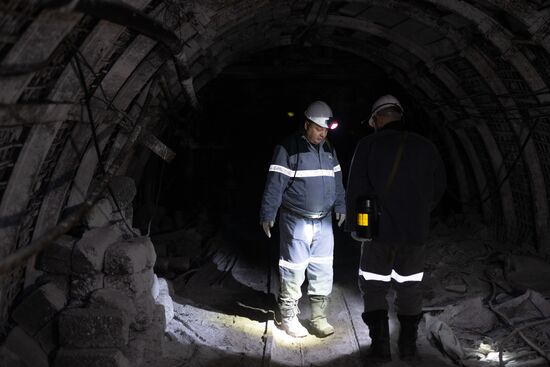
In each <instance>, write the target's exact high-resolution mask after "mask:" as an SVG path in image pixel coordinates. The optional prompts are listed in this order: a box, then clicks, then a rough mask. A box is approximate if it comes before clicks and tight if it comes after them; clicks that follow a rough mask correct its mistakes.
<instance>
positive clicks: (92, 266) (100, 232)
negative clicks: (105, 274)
mask: <svg viewBox="0 0 550 367" xmlns="http://www.w3.org/2000/svg"><path fill="white" fill-rule="evenodd" d="M121 237H122V233H121V232H120V230H119V229H118V228H117V227H116V226H110V227H103V228H95V229H92V230H89V231H87V232H85V233H84V234H83V235H82V238H81V239H80V240H79V241H78V242H77V243H76V245H75V247H74V251H73V256H72V258H71V259H72V264H71V269H72V272H73V273H79V274H86V273H97V272H101V271H103V263H104V258H105V251H106V250H107V248H108V247H109V245H111V244H112V243H114V242H117V241H118V240H119V239H120V238H121Z"/></svg>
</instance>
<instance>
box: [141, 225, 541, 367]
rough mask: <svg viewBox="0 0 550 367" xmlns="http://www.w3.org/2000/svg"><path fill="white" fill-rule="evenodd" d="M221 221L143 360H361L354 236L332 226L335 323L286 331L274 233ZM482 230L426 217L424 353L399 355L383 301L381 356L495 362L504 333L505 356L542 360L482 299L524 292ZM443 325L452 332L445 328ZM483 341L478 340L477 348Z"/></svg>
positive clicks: (164, 365) (161, 365)
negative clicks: (278, 316)
mask: <svg viewBox="0 0 550 367" xmlns="http://www.w3.org/2000/svg"><path fill="white" fill-rule="evenodd" d="M249 220H250V222H249ZM225 221H226V225H225V230H224V231H223V235H219V236H216V237H215V239H214V242H215V243H216V245H215V246H214V248H215V250H214V251H213V252H212V253H210V255H209V261H207V262H205V263H203V264H202V265H201V266H200V267H198V268H195V269H192V270H191V271H188V272H186V273H184V274H180V275H178V276H177V277H174V278H173V279H171V280H169V284H170V287H171V293H172V299H173V302H174V318H173V319H172V320H171V321H170V322H169V323H168V326H167V330H166V338H165V342H164V353H163V356H158V357H157V358H155V359H153V360H151V361H149V362H148V364H145V366H151V367H152V366H155V367H176V366H192V367H195V366H208V367H213V366H221V365H223V366H262V367H264V366H304V367H305V366H344V367H347V366H350V367H354V366H362V365H363V363H364V362H363V360H364V357H365V353H366V351H367V350H368V347H369V345H370V338H369V337H368V328H367V327H366V325H365V324H364V323H363V322H362V320H361V312H362V307H363V305H362V299H361V296H360V294H359V291H358V289H357V285H356V284H357V266H358V260H359V251H360V248H359V245H358V244H357V243H356V242H355V241H353V240H351V239H350V238H349V236H348V235H347V234H345V233H343V231H342V230H341V229H340V228H336V227H335V230H334V233H335V254H334V290H333V293H332V295H331V307H330V314H329V321H330V322H331V323H332V324H333V325H334V326H335V330H336V331H335V333H334V334H333V335H331V336H329V337H326V338H322V339H321V338H317V337H315V336H312V335H310V336H307V337H305V338H302V339H294V338H291V337H288V336H287V335H286V334H285V333H284V332H283V331H282V330H280V329H279V328H278V327H277V325H276V323H275V322H274V321H273V310H275V294H276V290H277V287H278V284H277V272H276V267H275V266H276V263H277V261H276V260H277V246H278V245H277V244H278V238H277V233H276V232H275V233H274V236H273V237H272V238H271V239H267V238H266V237H265V236H264V235H263V232H261V229H260V228H259V226H258V225H257V224H253V225H251V223H254V220H253V219H252V218H243V216H237V215H229V216H228V217H227V218H226V219H225ZM243 228H248V229H249V230H243ZM489 237H490V236H489V234H488V232H487V229H486V228H484V227H483V226H481V225H475V224H472V223H461V222H460V221H455V223H450V224H449V222H447V223H438V224H436V225H435V226H434V228H433V230H432V235H431V238H430V240H429V243H428V248H429V256H428V260H427V264H426V272H425V277H424V282H423V287H424V306H425V307H424V312H425V318H424V319H423V320H422V322H421V324H420V328H419V338H418V346H419V352H420V354H421V356H422V359H421V360H420V361H418V362H414V363H410V362H409V363H405V362H403V361H400V360H399V357H398V353H397V341H396V339H397V334H398V332H397V328H398V325H397V324H398V323H397V319H396V316H395V312H394V311H393V310H390V332H391V335H392V355H393V361H392V362H390V363H386V364H384V366H409V365H415V366H426V367H431V366H434V367H435V366H453V365H464V366H499V361H498V350H497V349H496V348H497V346H498V345H499V342H502V341H503V340H506V343H507V345H506V347H505V348H504V353H503V358H504V362H505V363H506V366H546V365H547V364H546V362H545V361H544V359H542V358H541V357H540V356H537V353H536V352H534V351H532V350H531V351H528V350H526V345H525V343H523V342H522V341H521V340H515V339H512V340H508V339H506V338H507V336H508V335H509V334H510V332H511V330H512V329H513V328H510V327H506V325H503V323H502V322H500V323H499V322H498V320H496V318H495V316H494V315H492V312H491V311H489V310H488V308H487V305H486V304H487V302H494V303H497V301H498V302H503V301H504V300H506V299H512V300H515V299H517V297H520V296H521V295H522V294H526V293H525V289H523V290H521V291H520V290H518V288H517V286H518V284H517V283H516V284H515V286H516V288H511V287H510V285H509V284H510V283H509V280H510V279H509V278H510V277H509V278H508V279H507V280H504V278H503V274H502V271H501V269H502V261H503V258H502V256H503V254H504V253H506V251H507V250H505V249H503V248H502V245H500V246H501V247H500V248H498V247H497V246H499V244H497V243H495V242H494V241H491V240H489V239H488V238H489ZM497 249H498V250H497ZM488 278H490V279H488ZM520 278H521V277H517V278H516V280H518V279H519V280H521V279H520ZM523 280H524V281H525V279H523ZM528 281H531V283H529V284H528V285H527V286H525V287H524V288H526V287H528V286H533V287H535V286H540V284H542V283H543V282H544V280H540V279H537V277H531V278H530V279H529V280H528ZM306 282H307V281H306ZM533 282H534V283H533ZM537 282H538V283H537ZM541 282H542V283H541ZM306 286H307V283H306V284H304V287H303V291H304V292H303V293H304V294H306V293H305V288H306ZM495 286H497V287H498V289H495V288H494V287H495ZM543 288H544V287H543ZM548 291H549V290H548V289H546V290H544V289H543V293H542V294H540V293H536V295H537V296H538V298H537V299H538V301H539V302H546V303H547V302H548V301H547V299H548V298H550V293H549V292H548ZM527 293H528V292H527ZM392 296H393V295H392V294H390V295H389V297H392ZM495 297H496V298H495ZM499 297H500V298H499ZM521 297H524V296H521ZM524 298H525V297H524ZM531 303H533V302H530V304H531ZM390 304H391V302H390ZM299 306H300V310H301V314H300V315H299V318H300V320H301V321H302V324H303V325H304V326H306V327H307V319H308V316H309V313H310V309H309V305H308V301H307V297H302V299H301V300H300V304H299ZM547 306H548V307H549V308H547V309H546V308H544V307H547ZM476 307H479V309H476ZM514 307H515V311H516V312H518V313H525V309H522V308H520V305H519V304H518V303H517V302H516V303H515V306H514ZM537 307H538V308H537ZM537 307H535V308H536V309H537V310H539V311H540V312H542V315H538V316H540V317H542V318H543V317H549V316H550V304H544V305H542V306H541V304H538V305H537ZM528 311H529V312H530V311H532V310H528ZM545 313H548V315H546V314H545ZM426 315H430V316H433V317H431V318H429V319H428V318H427V317H426ZM540 317H539V318H540ZM428 320H431V321H430V322H431V323H432V322H433V321H434V320H435V321H437V322H439V320H443V321H446V322H447V323H450V324H451V325H452V326H453V328H452V329H450V328H449V326H447V324H446V323H445V322H444V323H439V324H437V325H439V326H438V327H436V329H437V333H436V332H435V331H434V326H433V325H434V324H433V323H432V324H430V326H429V327H428V325H427V323H428ZM453 323H454V324H453ZM445 328H446V329H445ZM448 330H454V331H455V333H454V334H453V333H452V332H451V333H450V334H449V333H446V332H447V331H448ZM536 333H537V334H536V335H534V336H532V337H533V338H534V339H535V340H537V343H539V345H542V348H546V350H548V349H549V348H550V324H548V323H546V324H545V325H543V326H542V327H539V329H537V330H536ZM460 342H461V343H462V346H461V347H458V349H453V348H456V345H453V343H460ZM482 347H485V348H486V350H482V351H480V350H481V349H482ZM527 349H529V348H528V347H527ZM460 353H463V354H460ZM457 354H460V355H457ZM504 362H503V363H504ZM522 363H527V364H522Z"/></svg>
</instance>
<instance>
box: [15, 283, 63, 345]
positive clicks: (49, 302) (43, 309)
mask: <svg viewBox="0 0 550 367" xmlns="http://www.w3.org/2000/svg"><path fill="white" fill-rule="evenodd" d="M66 303H67V295H66V294H65V292H63V291H62V290H60V289H59V288H58V287H57V286H56V285H55V284H53V283H46V284H44V285H42V286H40V287H39V288H37V289H35V290H34V291H32V292H31V293H30V294H29V295H28V296H27V297H25V298H24V299H23V300H22V301H21V303H19V305H17V307H16V308H15V310H14V311H13V312H12V317H13V319H14V320H15V321H16V322H17V324H19V326H21V327H22V328H23V329H24V330H25V331H26V332H27V333H28V334H29V335H35V334H36V333H37V332H38V331H39V330H40V329H42V327H44V326H45V325H46V324H47V323H48V322H49V321H51V320H52V319H53V317H54V316H55V314H57V313H58V312H59V311H60V310H61V309H63V307H65V304H66Z"/></svg>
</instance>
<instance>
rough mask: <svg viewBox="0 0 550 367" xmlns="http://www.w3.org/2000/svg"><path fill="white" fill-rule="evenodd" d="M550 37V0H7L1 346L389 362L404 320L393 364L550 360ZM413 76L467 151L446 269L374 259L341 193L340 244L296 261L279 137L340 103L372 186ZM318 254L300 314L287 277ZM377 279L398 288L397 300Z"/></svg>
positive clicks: (436, 137) (175, 365) (439, 128)
mask: <svg viewBox="0 0 550 367" xmlns="http://www.w3.org/2000/svg"><path fill="white" fill-rule="evenodd" d="M549 55H550V6H549V5H548V4H547V2H546V1H542V0H523V1H507V0H480V1H473V0H461V1H453V0H418V1H401V0H391V1H385V0H361V1H347V0H345V1H340V0H338V1H332V0H299V1H287V0H285V1H269V0H204V1H203V0H189V1H187V0H186V1H181V0H136V1H127V0H72V1H69V0H51V1H42V0H36V1H34V0H33V1H19V0H6V1H4V3H2V4H0V367H92V366H96V367H97V366H102V367H103V366H109V367H111V366H112V367H219V366H224V367H225V366H227V367H258V366H261V367H287V366H288V367H298V366H299V367H314V366H317V367H321V366H326V367H328V366H330V367H333V366H337V367H359V366H363V367H365V366H369V367H370V366H371V363H370V362H371V360H370V359H369V357H371V356H370V355H369V351H372V350H373V349H374V346H375V345H376V344H377V343H375V340H376V339H377V335H376V334H377V333H376V331H375V330H376V329H377V327H376V321H380V320H382V321H383V322H382V324H383V325H382V324H380V325H378V326H383V327H384V328H385V327H386V326H387V327H388V330H387V331H388V335H387V336H384V338H385V341H384V343H386V342H387V344H388V349H389V351H388V353H390V354H391V358H392V359H393V360H392V361H387V360H385V361H384V362H387V363H384V364H382V365H381V366H380V367H453V366H461V367H543V366H550V353H549V351H550V326H549V325H550V322H549V320H550V264H549V262H548V261H549V259H550V242H549V240H550V230H549V228H550V221H549V217H550V209H549V208H550V185H549V182H550V158H549V157H550V148H549V147H550V93H549V90H550V89H549V87H548V86H547V85H549V83H550V71H549V70H550V56H549ZM388 94H390V95H392V96H395V97H397V99H398V100H399V101H400V103H401V105H402V107H403V111H404V117H403V119H404V120H403V121H404V124H405V127H406V130H409V131H412V132H415V133H417V134H419V135H421V136H423V137H425V138H426V139H427V140H429V141H430V142H431V143H433V144H434V145H435V147H436V148H437V150H438V151H439V153H440V155H441V157H442V160H443V162H444V166H445V173H446V181H447V183H446V189H445V192H444V194H443V196H442V199H441V200H440V201H439V203H438V205H437V206H435V208H433V210H432V212H431V217H430V225H429V236H428V238H427V240H426V241H425V243H423V244H422V245H423V246H422V250H419V251H418V252H415V251H416V250H414V251H413V250H411V252H410V253H408V255H407V256H409V257H408V258H407V259H406V261H405V260H404V261H403V262H402V263H401V265H402V264H404V263H407V264H408V263H412V262H413V261H412V260H411V259H410V258H412V257H414V256H415V255H418V254H420V251H425V253H422V256H423V257H424V258H425V259H424V258H423V261H424V260H425V263H424V264H423V269H415V270H414V271H412V270H411V273H412V274H407V275H403V274H400V273H399V272H397V270H396V269H393V268H392V269H390V270H389V271H391V273H390V274H389V275H388V274H386V273H384V274H381V273H380V274H379V273H376V272H371V271H370V270H368V271H367V270H365V269H364V266H363V265H365V264H364V262H368V261H371V260H370V259H367V260H368V261H367V260H365V258H366V257H364V256H363V254H365V253H367V252H368V251H370V247H369V245H373V244H374V243H376V241H373V242H369V241H367V242H359V241H356V240H354V239H353V238H352V236H351V235H350V233H348V232H345V231H344V229H343V228H342V227H338V225H337V224H336V223H337V220H336V213H331V216H332V217H333V220H332V224H331V225H332V230H333V235H334V256H332V254H330V255H331V256H321V257H320V258H318V257H317V256H310V257H309V258H308V259H307V261H304V262H300V263H292V261H290V262H289V261H286V260H285V259H284V258H283V256H280V255H281V252H282V251H284V249H283V250H281V247H280V246H281V245H280V239H281V236H280V233H281V232H282V231H281V227H279V225H280V224H281V221H280V220H279V218H280V216H281V211H280V210H278V214H277V220H276V221H275V226H274V227H273V228H272V229H271V231H272V232H271V233H272V234H273V235H272V236H270V237H269V238H268V236H266V233H265V232H264V231H265V227H264V228H262V226H261V223H260V206H261V201H262V195H263V192H264V187H265V185H266V179H267V177H268V172H269V169H270V162H272V156H273V152H274V148H275V147H276V146H277V145H278V144H279V143H280V142H281V141H282V140H283V139H284V138H285V137H287V136H288V135H290V134H292V133H294V132H296V131H300V130H302V129H303V128H304V121H305V116H304V110H305V109H306V107H307V106H308V105H309V104H310V103H311V102H313V101H324V102H326V103H327V104H328V105H329V106H330V108H331V109H332V111H333V113H334V116H333V117H334V118H335V119H336V120H337V121H338V123H339V126H338V127H337V128H336V129H334V130H330V131H329V132H328V140H329V141H330V143H331V145H332V146H333V147H334V148H335V150H336V153H337V156H338V160H339V165H340V167H333V169H332V170H325V169H319V170H317V169H315V171H329V173H327V172H321V173H319V172H316V173H315V174H319V175H320V176H323V175H326V176H331V175H332V177H334V176H335V175H336V172H338V170H339V169H340V168H341V172H342V180H343V186H344V188H347V187H348V184H349V183H348V175H349V172H350V166H351V164H352V160H353V157H354V152H355V149H356V147H357V146H358V144H359V142H360V141H361V140H362V139H363V138H364V137H368V136H371V135H372V134H377V132H375V131H374V129H373V128H371V127H369V126H368V123H367V122H366V121H368V119H369V117H370V115H371V108H372V105H373V103H374V102H375V101H376V100H377V99H378V98H379V97H380V96H383V95H388ZM331 159H332V158H331ZM283 168H284V167H283ZM295 171H297V169H295ZM283 172H286V171H284V170H283ZM286 173H288V172H286ZM307 174H312V173H307ZM306 177H307V176H306ZM287 209H288V208H287ZM338 214H339V213H338ZM321 219H322V218H321ZM356 220H357V218H349V216H348V218H346V221H347V222H349V221H356ZM308 234H309V233H308ZM376 245H378V243H377V244H376ZM372 247H374V246H372ZM383 251H386V249H384V250H383ZM369 253H370V254H372V253H375V252H369ZM388 254H391V256H394V255H395V252H389V251H388ZM388 257H390V255H388ZM361 259H363V260H365V261H363V262H361ZM392 259H394V258H393V257H392ZM316 261H317V262H318V263H316ZM323 262H324V264H327V263H330V264H331V266H332V268H331V271H332V270H333V271H334V278H333V279H332V278H331V282H332V281H333V284H332V285H331V291H330V293H329V296H326V298H325V296H322V297H321V300H322V302H325V303H323V304H324V306H322V307H325V306H327V305H329V306H327V307H328V308H326V309H324V310H325V311H324V312H327V314H325V316H327V315H328V316H327V317H328V321H330V323H331V324H332V325H333V326H334V328H333V330H332V332H333V334H332V333H330V334H329V335H328V336H327V335H321V336H319V335H318V333H317V330H315V323H314V320H313V319H314V317H313V316H314V313H315V312H316V308H315V307H319V303H317V304H316V303H315V297H309V296H311V294H308V291H309V289H310V288H308V287H309V285H310V283H313V278H314V277H315V276H316V275H314V274H315V270H312V269H314V268H315V267H316V266H320V265H319V264H320V263H323ZM373 263H375V261H372V262H371V263H370V266H373V265H372V264H373ZM303 264H306V265H305V266H306V269H308V270H307V271H308V273H307V274H308V275H307V277H306V279H305V281H304V282H303V284H302V285H301V288H300V291H301V293H302V297H301V298H300V299H299V301H296V304H295V305H294V306H295V307H296V308H295V309H293V312H295V314H294V315H293V316H292V317H294V316H295V317H296V318H297V320H298V323H299V324H300V325H301V326H304V327H305V329H306V330H307V335H305V336H304V335H302V337H301V338H300V337H293V335H292V334H293V333H292V332H289V331H288V325H285V324H284V322H283V321H282V320H283V318H282V313H281V309H282V308H284V307H283V306H284V305H283V303H284V302H282V301H281V300H280V299H277V296H278V293H277V291H278V289H280V287H281V282H282V281H283V280H282V279H283V274H286V272H288V271H289V269H296V268H299V267H300V266H303ZM310 264H314V265H313V266H312V267H311V268H309V265H310ZM315 264H317V265H315ZM376 265H377V264H375V265H374V267H376ZM384 271H386V270H384ZM324 275H326V274H324ZM310 276H311V278H310ZM376 282H378V283H376ZM364 283H368V285H372V284H377V286H374V287H372V288H370V291H371V292H372V291H373V289H375V290H376V291H375V292H374V294H375V296H373V298H376V294H377V293H376V292H381V293H383V292H384V291H385V289H390V290H389V292H388V294H387V295H384V298H385V299H386V301H388V305H389V306H388V307H387V309H385V308H384V307H383V306H382V307H381V308H380V309H378V310H375V311H383V312H382V313H384V315H383V317H381V318H380V319H376V318H375V320H374V322H373V319H372V318H370V319H369V314H368V313H367V311H366V307H367V305H369V302H373V303H374V301H371V300H370V299H369V297H371V296H372V294H373V293H369V297H367V296H366V295H365V294H362V293H361V290H360V288H361V285H362V284H364ZM403 283H405V285H403ZM380 284H383V285H380ZM389 284H391V286H388V285H389ZM411 284H414V285H413V286H410V285H411ZM386 286H388V288H385V287H386ZM408 286H410V287H409V288H407V287H408ZM377 287H379V288H377ZM403 289H405V291H403ZM411 289H413V291H411ZM398 290H399V291H398ZM407 291H410V292H411V293H415V297H416V296H418V297H417V298H414V297H411V299H414V300H416V301H418V299H419V298H422V301H421V302H420V303H422V304H421V307H420V308H415V310H416V311H415V312H416V313H415V315H410V314H403V313H401V314H399V310H398V309H401V310H402V309H405V308H406V307H402V306H403V305H404V304H405V303H406V302H404V301H402V299H406V295H405V296H403V295H404V294H406V292H407ZM378 295H379V294H378ZM394 301H395V302H394ZM381 302H382V304H383V301H381ZM399 302H401V303H399ZM413 303H414V304H413ZM398 304H399V306H397V305H398ZM411 304H412V305H411V308H410V309H413V308H414V307H415V306H418V304H417V303H415V302H411ZM317 310H318V309H317ZM327 310H328V311H327ZM418 310H421V312H420V313H418V312H417V311H418ZM287 311H288V310H287ZM371 311H372V310H371ZM375 314H377V313H376V312H375ZM372 315H373V314H372V313H371V314H370V316H371V317H373V316H372ZM377 315H378V314H377ZM287 316H288V315H287ZM409 317H410V318H409ZM386 318H387V322H386ZM287 321H288V318H287ZM407 323H409V324H408V326H411V324H412V329H409V336H410V337H412V338H413V339H414V340H415V341H414V342H415V343H416V344H415V347H414V348H416V347H418V352H419V354H420V355H421V356H422V358H423V359H418V360H407V359H406V357H407V356H406V353H404V352H403V348H404V347H403V344H404V343H403V342H402V338H405V337H402V336H403V335H406V334H407V333H406V332H405V330H406V327H407ZM285 327H286V328H287V329H286V330H285ZM382 331H384V332H385V331H386V330H385V329H384V330H382ZM294 336H296V335H294ZM378 336H379V335H378ZM384 338H381V339H384ZM405 344H406V343H405ZM416 352H417V351H416V350H415V353H416ZM386 357H387V356H386ZM377 362H380V361H377ZM376 366H378V364H376Z"/></svg>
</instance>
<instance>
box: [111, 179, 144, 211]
mask: <svg viewBox="0 0 550 367" xmlns="http://www.w3.org/2000/svg"><path fill="white" fill-rule="evenodd" d="M109 187H110V188H111V192H112V193H113V195H114V196H115V198H116V200H117V203H118V205H119V206H120V208H121V209H126V208H127V207H129V206H131V205H132V201H133V200H134V198H135V197H136V193H137V189H136V183H135V181H134V179H133V178H131V177H128V176H114V177H113V178H112V179H111V182H110V183H109ZM113 208H116V205H113Z"/></svg>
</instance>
